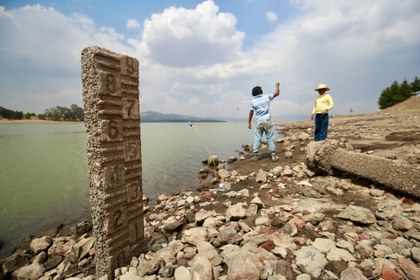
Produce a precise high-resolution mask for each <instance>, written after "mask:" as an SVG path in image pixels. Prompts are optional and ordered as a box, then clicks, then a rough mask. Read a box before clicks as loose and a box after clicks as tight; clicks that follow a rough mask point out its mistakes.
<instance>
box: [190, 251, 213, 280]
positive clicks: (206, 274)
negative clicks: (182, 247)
mask: <svg viewBox="0 0 420 280" xmlns="http://www.w3.org/2000/svg"><path fill="white" fill-rule="evenodd" d="M191 279H200V280H213V267H212V266H211V263H210V261H209V260H208V259H207V258H206V257H203V256H201V255H197V256H195V257H194V259H193V261H192V265H191Z"/></svg>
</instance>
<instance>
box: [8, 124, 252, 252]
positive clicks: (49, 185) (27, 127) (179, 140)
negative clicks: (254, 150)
mask: <svg viewBox="0 0 420 280" xmlns="http://www.w3.org/2000/svg"><path fill="white" fill-rule="evenodd" d="M252 137H253V132H252V131H251V130H248V129H247V128H246V123H234V122H227V123H198V124H195V128H194V129H192V128H190V127H189V126H188V125H187V124H185V123H144V124H143V123H142V124H141V141H142V166H143V177H142V181H143V182H142V184H143V192H144V193H145V195H147V196H149V197H151V198H153V197H156V196H158V195H159V194H161V193H166V194H170V193H174V192H177V191H179V190H181V189H184V188H191V187H194V186H195V185H196V184H197V183H198V170H199V169H200V168H201V166H202V164H201V161H202V160H203V159H205V158H207V157H208V151H207V150H209V151H210V152H211V153H212V154H216V155H218V156H219V157H220V158H221V159H226V158H227V157H228V156H237V155H238V154H237V153H236V152H235V150H241V145H242V144H246V143H252ZM85 144H86V133H85V127H84V124H82V123H77V124H4V125H0V240H3V241H4V242H5V244H4V245H3V248H2V249H1V250H0V257H2V256H5V255H7V254H9V253H10V252H11V250H12V249H13V248H14V247H15V246H24V245H25V244H23V243H22V242H21V240H22V239H24V238H25V237H26V236H28V235H34V236H37V235H40V234H42V233H44V232H45V231H46V230H48V229H53V228H55V227H56V226H58V225H60V224H64V225H71V224H73V223H75V222H78V221H82V220H83V219H89V186H88V178H87V168H86V164H87V155H86V145H85Z"/></svg>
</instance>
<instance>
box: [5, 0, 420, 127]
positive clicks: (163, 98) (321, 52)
mask: <svg viewBox="0 0 420 280" xmlns="http://www.w3.org/2000/svg"><path fill="white" fill-rule="evenodd" d="M89 46H100V47H103V48H107V49H109V50H111V51H113V52H117V53H121V54H124V55H129V56H133V57H135V58H137V59H138V60H139V62H140V70H139V71H140V111H141V112H146V111H158V112H161V113H175V114H183V115H191V116H198V117H215V118H225V117H231V118H246V117H247V116H248V112H249V104H250V102H251V100H252V95H251V91H252V88H253V87H254V86H261V87H262V89H263V91H264V93H265V94H269V93H273V92H274V90H275V83H276V82H279V83H280V96H279V97H277V98H276V99H274V100H273V102H272V104H271V110H272V116H273V120H282V119H286V118H288V116H289V117H290V116H308V118H309V117H310V114H311V111H312V106H313V102H314V99H315V98H316V96H317V94H318V93H317V92H315V91H314V89H315V88H316V87H317V85H318V84H319V83H325V84H327V86H328V87H329V88H330V89H331V90H330V91H329V92H328V93H330V95H331V96H332V98H333V99H334V103H335V107H334V108H333V109H332V111H331V114H335V115H343V114H349V113H350V109H352V110H353V114H360V113H371V112H375V111H377V110H378V104H377V101H378V98H379V96H380V94H381V91H382V90H383V89H384V88H386V87H388V86H390V85H391V84H392V83H393V82H394V81H398V82H402V81H403V80H408V81H409V82H411V81H413V80H414V78H415V77H416V76H420V1H418V0H399V1H395V0H369V1H366V0H340V1H337V0H316V1H315V0H289V1H287V0H229V1H226V0H223V1H222V0H201V1H195V0H183V1H181V0H159V1H154V0H150V1H148V0H142V1H139V0H125V1H111V0H60V1H58V0H56V1H52V0H39V1H32V0H13V1H12V0H0V106H3V107H5V108H8V109H11V110H16V111H23V112H34V113H36V114H39V113H43V112H44V110H45V109H49V108H51V107H55V106H63V107H70V105H71V104H77V105H78V106H80V107H83V97H82V81H81V64H80V59H81V51H82V50H83V49H84V48H85V47H89Z"/></svg>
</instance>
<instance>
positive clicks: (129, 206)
mask: <svg viewBox="0 0 420 280" xmlns="http://www.w3.org/2000/svg"><path fill="white" fill-rule="evenodd" d="M81 62H82V83H83V101H84V112H85V126H86V129H87V153H88V175H89V185H90V210H91V215H92V221H93V233H94V236H95V239H96V241H95V251H96V274H97V276H98V277H100V276H103V275H108V276H109V277H110V278H113V271H114V269H115V268H117V267H119V266H122V265H126V264H127V263H128V262H130V260H131V257H132V256H138V255H139V254H140V252H141V251H142V248H143V237H144V225H143V202H142V197H143V194H142V185H141V178H142V174H141V172H142V167H141V149H140V114H139V63H138V61H137V60H136V59H135V58H132V57H129V56H124V55H120V54H116V53H113V52H110V51H108V50H105V49H102V48H99V47H89V48H85V49H84V50H83V51H82V58H81Z"/></svg>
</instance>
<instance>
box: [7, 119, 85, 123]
mask: <svg viewBox="0 0 420 280" xmlns="http://www.w3.org/2000/svg"><path fill="white" fill-rule="evenodd" d="M69 123H82V122H67V121H49V120H9V119H0V124H69Z"/></svg>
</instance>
